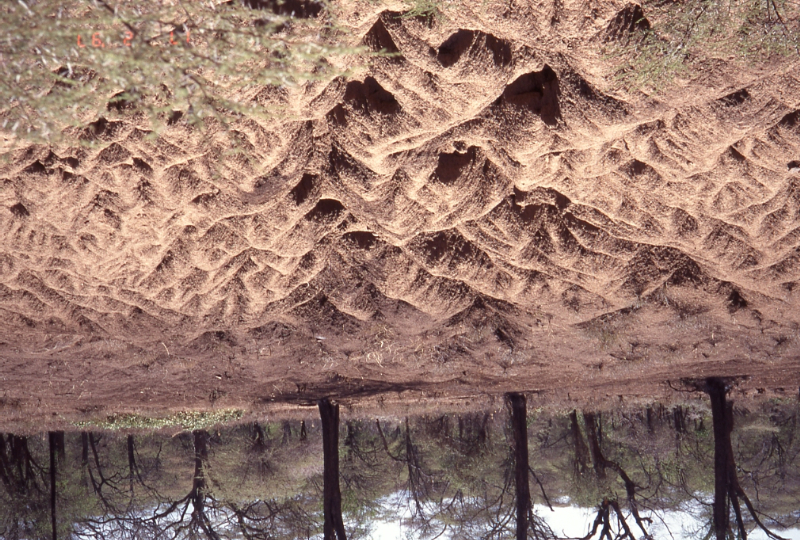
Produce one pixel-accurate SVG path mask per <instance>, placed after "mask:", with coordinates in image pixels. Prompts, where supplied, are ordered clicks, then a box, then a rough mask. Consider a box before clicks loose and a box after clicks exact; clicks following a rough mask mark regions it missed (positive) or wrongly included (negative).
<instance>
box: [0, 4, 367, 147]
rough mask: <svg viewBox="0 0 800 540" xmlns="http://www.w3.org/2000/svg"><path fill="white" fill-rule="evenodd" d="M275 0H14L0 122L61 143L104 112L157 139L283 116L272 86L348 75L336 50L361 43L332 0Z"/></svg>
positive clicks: (4, 35) (5, 27)
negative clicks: (178, 128)
mask: <svg viewBox="0 0 800 540" xmlns="http://www.w3.org/2000/svg"><path fill="white" fill-rule="evenodd" d="M280 4H282V2H257V1H255V0H253V1H234V2H219V1H216V0H213V1H210V2H188V1H185V0H179V1H177V2H139V1H136V0H68V1H66V2H65V1H61V0H58V1H57V0H40V1H37V2H25V1H22V0H20V1H19V2H7V3H5V4H4V5H3V6H2V7H0V18H2V20H3V24H2V29H0V64H2V66H3V71H4V75H3V78H2V82H0V129H2V130H3V131H6V132H7V133H10V134H12V135H13V137H14V138H16V139H17V140H19V139H26V140H33V141H37V142H48V143H54V142H56V141H57V140H59V139H62V138H64V137H62V136H63V135H65V132H64V130H65V129H67V128H70V127H74V128H77V127H79V126H85V125H87V124H89V123H90V122H94V121H96V120H98V118H99V117H105V118H106V119H107V120H112V119H113V118H115V117H126V118H127V119H128V120H129V121H135V122H136V123H137V124H140V128H141V129H143V130H145V131H146V132H148V134H149V135H150V136H152V137H155V136H156V135H157V134H158V132H159V131H160V130H162V129H163V128H164V127H165V126H166V125H168V124H171V123H175V122H178V121H180V122H187V123H189V124H193V125H204V123H205V122H207V121H209V120H213V123H217V124H220V125H222V126H227V125H228V124H229V123H230V122H233V121H235V120H236V119H237V118H241V117H243V116H246V117H247V118H249V119H262V120H268V119H269V118H272V117H274V116H275V115H279V114H288V113H287V111H285V110H282V107H281V106H280V103H278V102H276V101H275V100H274V99H271V98H270V95H271V94H270V92H271V90H270V89H272V90H277V89H279V88H281V87H287V86H293V85H297V84H301V83H303V82H304V81H309V80H317V79H330V78H332V77H334V76H336V75H338V74H341V73H343V72H344V70H343V68H341V67H337V62H338V63H339V64H342V63H341V62H339V59H341V58H343V57H344V56H349V55H353V54H357V53H360V52H362V51H363V49H362V48H357V47H350V46H346V45H343V43H344V41H345V40H344V36H345V32H344V30H343V29H342V28H341V27H339V26H338V25H337V23H336V19H335V17H334V11H333V10H331V9H327V7H328V6H327V4H323V5H322V9H321V12H319V13H312V14H305V15H306V16H304V17H300V16H296V17H293V16H292V14H289V13H282V10H281V8H280ZM249 6H253V7H261V8H263V9H251V7H249ZM76 134H79V133H76V132H75V131H67V132H66V135H67V136H68V137H69V138H72V136H74V135H76ZM89 135H91V134H89ZM83 138H84V139H86V140H85V141H84V142H90V141H91V136H88V137H83ZM71 142H72V141H71Z"/></svg>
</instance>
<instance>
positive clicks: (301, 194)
mask: <svg viewBox="0 0 800 540" xmlns="http://www.w3.org/2000/svg"><path fill="white" fill-rule="evenodd" d="M314 180H315V176H314V175H313V174H308V173H305V174H303V178H301V179H300V182H298V183H297V185H296V186H295V187H294V188H292V191H290V192H289V195H291V197H292V199H293V200H294V203H295V204H296V205H297V206H300V205H301V204H303V203H304V202H305V201H306V199H308V196H309V194H310V193H311V190H313V189H314Z"/></svg>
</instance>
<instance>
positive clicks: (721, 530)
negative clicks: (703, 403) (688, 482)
mask: <svg viewBox="0 0 800 540" xmlns="http://www.w3.org/2000/svg"><path fill="white" fill-rule="evenodd" d="M706 389H707V392H708V396H709V397H710V398H711V417H712V420H713V422H714V506H713V512H714V534H715V536H716V538H717V540H726V535H727V532H728V528H729V527H730V523H729V519H730V518H729V513H728V500H727V496H728V492H729V490H730V487H731V486H730V478H729V475H728V470H729V462H730V460H731V459H732V457H733V456H730V455H729V451H728V450H729V448H730V440H731V439H730V437H731V431H732V428H733V415H732V414H731V410H732V408H733V405H732V404H730V403H727V401H726V399H725V393H726V390H725V382H724V381H722V380H720V379H715V378H711V379H708V381H707V382H706Z"/></svg>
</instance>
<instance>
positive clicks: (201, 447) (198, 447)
mask: <svg viewBox="0 0 800 540" xmlns="http://www.w3.org/2000/svg"><path fill="white" fill-rule="evenodd" d="M192 435H193V439H194V441H193V442H194V478H193V479H192V493H191V497H190V498H191V500H192V507H193V508H192V519H194V520H197V522H199V523H202V522H203V521H204V518H205V501H206V472H205V462H206V461H207V460H208V439H209V435H208V432H207V431H205V430H200V429H196V430H194V431H193V432H192Z"/></svg>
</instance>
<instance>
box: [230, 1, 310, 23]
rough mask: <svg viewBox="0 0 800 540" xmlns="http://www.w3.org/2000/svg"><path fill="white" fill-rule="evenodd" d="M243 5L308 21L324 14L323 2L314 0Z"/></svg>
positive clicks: (256, 2)
mask: <svg viewBox="0 0 800 540" xmlns="http://www.w3.org/2000/svg"><path fill="white" fill-rule="evenodd" d="M242 4H244V5H245V6H246V7H248V8H250V9H264V10H269V11H272V12H273V13H275V14H276V15H285V16H288V17H297V18H300V19H308V18H311V17H316V16H318V15H319V14H320V13H321V12H322V8H323V4H322V2H314V1H312V0H243V2H242Z"/></svg>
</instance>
